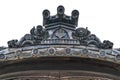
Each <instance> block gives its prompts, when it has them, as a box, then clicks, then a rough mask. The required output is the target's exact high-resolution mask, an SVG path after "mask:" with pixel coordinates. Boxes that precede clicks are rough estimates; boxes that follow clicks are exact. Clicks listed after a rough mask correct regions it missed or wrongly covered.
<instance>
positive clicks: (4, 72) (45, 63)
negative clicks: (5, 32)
mask: <svg viewBox="0 0 120 80" xmlns="http://www.w3.org/2000/svg"><path fill="white" fill-rule="evenodd" d="M64 11H65V9H64V7H63V6H58V8H57V14H56V15H54V16H50V12H49V10H44V11H43V26H42V25H38V26H36V27H33V28H32V29H31V30H30V33H29V34H25V35H24V36H23V37H22V38H21V39H20V40H17V39H16V40H10V41H8V48H5V49H3V48H1V51H0V80H18V79H20V80H21V79H22V80H28V78H30V79H29V80H32V79H36V77H35V76H37V77H40V76H41V75H42V76H43V77H45V76H46V75H47V76H49V78H52V77H51V76H50V75H53V74H50V75H48V73H49V72H52V71H50V70H58V71H59V72H57V75H58V76H57V77H58V78H57V79H50V80H63V78H64V79H67V78H70V76H72V75H74V76H72V77H73V78H70V80H71V79H76V78H75V77H77V79H78V80H79V78H80V77H81V79H82V80H83V79H84V80H88V79H89V80H92V79H95V80H98V79H100V80H113V79H114V80H117V79H118V80H119V79H120V77H119V76H120V49H113V43H112V42H110V41H109V40H104V41H103V42H101V40H100V39H99V38H98V37H97V36H96V35H95V34H92V33H91V32H90V31H89V30H88V28H83V27H78V26H77V25H78V17H79V12H78V11H77V10H73V11H72V13H71V16H67V15H66V14H64ZM31 70H35V71H32V72H31ZM40 70H43V71H44V70H48V72H47V73H45V74H44V72H42V71H40ZM62 70H68V72H67V74H66V72H65V73H64V72H62ZM69 70H70V73H69ZM71 70H73V71H72V72H71ZM27 71H28V72H27ZM37 71H38V72H39V73H38V72H37ZM25 72H26V73H25ZM16 73H17V74H16ZM24 73H25V75H24ZM42 73H43V74H42ZM99 73H100V74H99ZM31 74H32V76H30V75H31ZM33 74H34V75H35V76H34V75H33ZM36 74H37V75H36ZM63 74H64V75H63ZM21 75H22V76H21ZM26 75H28V76H29V77H28V76H27V78H26V77H25V78H24V76H26ZM38 75H39V76H38ZM65 75H67V76H68V77H62V76H65ZM111 75H112V76H111ZM15 76H17V78H15ZM55 76H56V73H55ZM55 76H54V77H55ZM93 76H94V77H93ZM60 77H62V78H61V79H60ZM77 79H76V80H77ZM40 80H42V79H40ZM47 80H48V79H47Z"/></svg>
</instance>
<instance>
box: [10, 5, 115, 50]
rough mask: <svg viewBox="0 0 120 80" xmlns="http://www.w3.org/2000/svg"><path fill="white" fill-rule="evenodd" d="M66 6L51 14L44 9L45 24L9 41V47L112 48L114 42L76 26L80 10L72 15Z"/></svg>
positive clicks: (74, 11)
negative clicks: (74, 46) (67, 13)
mask: <svg viewBox="0 0 120 80" xmlns="http://www.w3.org/2000/svg"><path fill="white" fill-rule="evenodd" d="M64 11H65V9H64V7H63V6H59V7H58V8H57V14H56V15H55V16H50V12H49V10H44V11H43V26H44V27H45V28H43V26H41V25H38V26H36V28H35V27H33V28H32V29H31V30H30V34H25V36H23V37H22V38H21V40H20V41H18V40H11V41H8V46H9V48H18V47H24V46H34V45H41V44H42V45H46V44H47V45H51V44H56V45H62V44H63V45H64V44H65V45H79V46H81V45H83V46H91V45H92V46H94V47H97V48H101V49H112V47H113V43H112V42H110V41H108V40H105V41H103V42H101V41H100V39H99V38H98V37H97V36H96V35H95V34H91V32H90V31H89V30H88V28H82V27H80V28H76V27H77V23H78V17H79V12H78V10H73V11H72V13H71V16H67V15H66V14H64Z"/></svg>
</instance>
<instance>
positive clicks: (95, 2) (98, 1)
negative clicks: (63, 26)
mask: <svg viewBox="0 0 120 80" xmlns="http://www.w3.org/2000/svg"><path fill="white" fill-rule="evenodd" d="M59 5H63V6H64V7H65V14H67V15H71V11H72V10H74V9H77V10H79V12H80V16H79V22H78V27H84V28H85V27H88V29H89V30H90V31H91V33H93V34H96V35H97V36H98V37H99V38H100V39H101V41H103V40H110V41H112V42H113V43H114V48H116V47H120V36H119V34H120V0H0V46H7V41H9V40H12V39H18V40H19V39H20V38H21V37H23V36H24V34H26V33H29V31H30V29H31V28H32V27H33V26H37V25H42V22H43V20H42V11H43V10H44V9H49V10H50V13H51V15H54V14H56V8H57V7H58V6H59Z"/></svg>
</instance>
